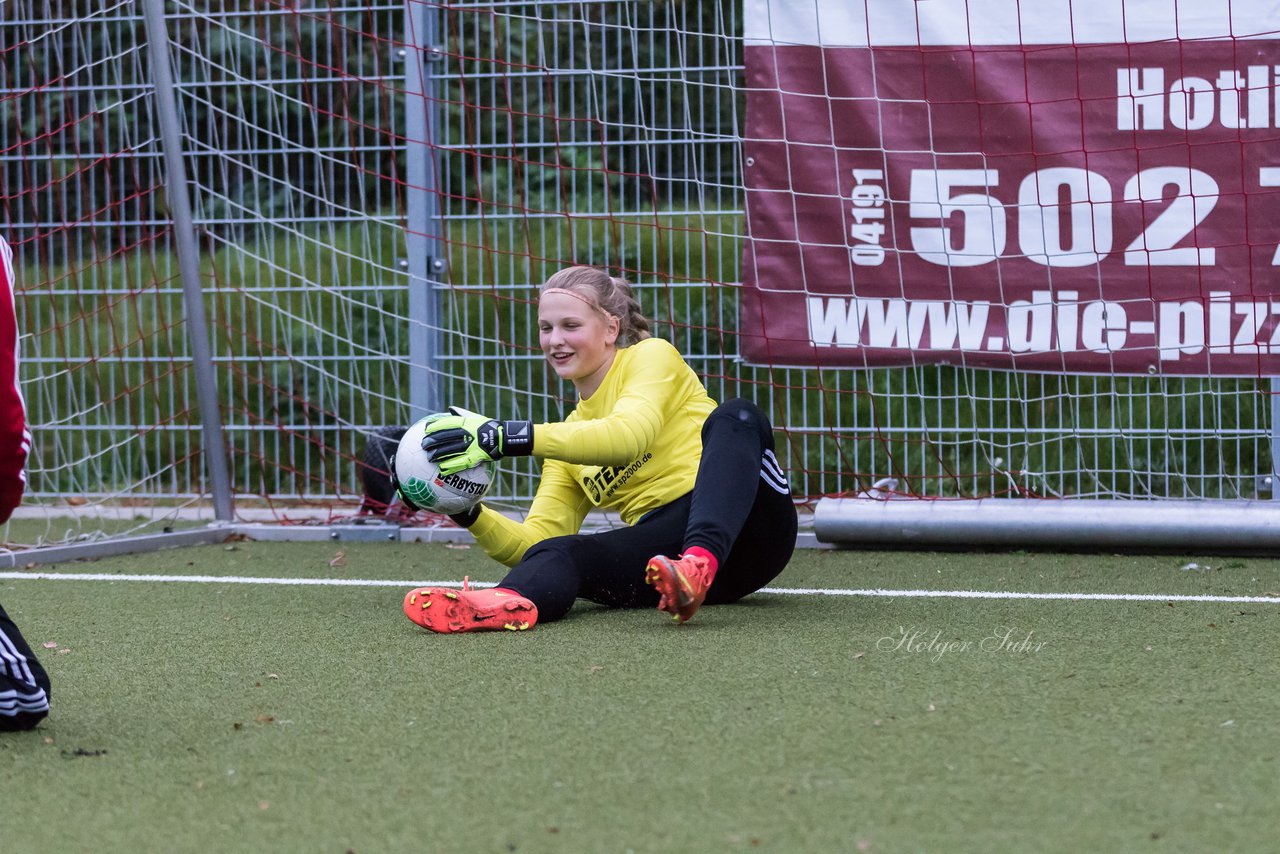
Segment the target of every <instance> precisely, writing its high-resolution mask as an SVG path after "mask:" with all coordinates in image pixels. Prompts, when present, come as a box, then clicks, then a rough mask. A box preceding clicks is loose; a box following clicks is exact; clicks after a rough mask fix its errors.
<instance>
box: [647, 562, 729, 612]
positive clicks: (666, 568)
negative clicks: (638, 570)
mask: <svg viewBox="0 0 1280 854" xmlns="http://www.w3.org/2000/svg"><path fill="white" fill-rule="evenodd" d="M714 577H715V571H714V570H712V569H711V562H710V561H708V560H707V559H706V558H704V557H700V556H698V555H685V556H684V557H682V558H679V559H677V560H672V559H671V558H669V557H666V556H665V555H657V556H655V557H652V558H650V559H649V565H648V566H646V567H645V568H644V583H645V584H652V585H653V586H654V589H656V590H657V591H658V593H659V595H660V597H661V598H659V600H658V610H660V611H666V612H667V613H668V614H670V615H671V616H672V617H673V618H674V619H675V621H676V622H677V623H685V622H688V621H689V618H690V617H692V616H693V615H694V614H696V613H697V611H698V608H700V607H701V606H702V602H703V600H704V599H706V598H707V589H708V588H709V587H711V580H712V579H713V578H714Z"/></svg>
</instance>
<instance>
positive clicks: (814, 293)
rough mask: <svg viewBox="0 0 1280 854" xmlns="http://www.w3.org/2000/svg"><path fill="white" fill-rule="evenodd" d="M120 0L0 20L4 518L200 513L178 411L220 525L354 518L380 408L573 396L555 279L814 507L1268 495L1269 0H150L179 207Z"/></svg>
mask: <svg viewBox="0 0 1280 854" xmlns="http://www.w3.org/2000/svg"><path fill="white" fill-rule="evenodd" d="M145 5H146V4H145V3H143V2H134V0H125V1H124V2H116V3H87V2H75V3H61V4H52V3H47V2H38V0H11V1H10V2H8V3H5V4H4V5H3V6H0V31H2V32H3V38H0V75H2V77H3V89H2V94H0V127H3V128H4V133H3V137H2V139H3V144H2V145H0V163H3V170H4V172H3V192H4V200H5V204H4V210H3V216H4V221H3V224H2V225H0V227H3V228H4V230H5V234H6V235H7V237H8V239H9V241H10V242H11V243H12V244H13V246H14V249H15V253H16V263H17V272H18V288H19V293H18V298H19V299H18V305H19V311H20V315H21V317H20V323H21V328H22V331H23V335H22V340H21V356H22V378H23V382H24V389H25V392H26V395H27V402H28V406H29V409H30V413H29V415H30V418H29V420H30V423H31V428H32V433H33V435H34V442H35V445H34V449H33V454H32V457H31V461H30V466H29V480H30V484H29V490H28V501H27V505H26V507H25V508H24V510H23V515H22V517H21V518H19V519H17V520H16V521H14V522H12V523H11V524H10V527H9V530H8V531H7V534H6V540H7V541H8V542H9V544H10V546H11V547H23V546H33V545H45V544H53V543H68V542H75V541H81V540H94V539H102V538H118V537H122V536H137V535H141V534H148V533H155V532H158V531H164V530H181V529H183V528H184V527H187V526H198V525H202V524H205V523H207V522H208V521H209V520H210V519H211V518H212V510H211V507H212V501H211V499H212V496H211V492H210V489H211V487H210V483H209V478H208V474H207V459H206V452H207V449H205V448H204V447H203V446H202V443H201V435H202V432H201V430H202V419H204V418H212V419H215V420H216V422H217V423H218V424H219V426H220V427H221V430H222V431H223V435H224V436H225V441H226V444H227V458H228V461H229V464H230V479H231V486H232V488H233V490H234V499H235V508H236V517H235V521H237V522H241V523H243V522H253V521H261V520H269V521H272V522H284V523H315V522H326V523H333V522H337V521H343V520H346V519H347V518H348V517H351V516H353V515H355V514H357V513H359V512H360V511H361V507H362V504H364V505H365V506H364V509H365V510H366V511H369V510H371V509H372V510H373V511H375V512H377V511H380V510H381V509H382V508H381V507H380V506H371V505H369V504H368V503H367V502H365V500H364V498H365V495H364V493H365V485H364V483H363V481H362V478H361V473H362V471H367V470H368V469H367V468H366V467H365V466H364V460H365V459H366V449H367V446H368V445H369V444H370V442H371V441H376V438H377V436H378V435H379V434H378V431H379V430H381V429H383V428H393V427H396V426H400V427H403V426H406V425H408V424H409V423H410V422H411V421H412V420H415V419H416V418H418V417H421V416H422V415H424V414H426V413H427V412H428V411H431V410H432V409H434V408H438V407H440V406H442V405H446V404H460V405H465V406H467V407H468V408H471V409H474V410H477V411H481V412H486V413H489V414H493V415H501V416H508V417H514V416H520V417H528V418H532V419H535V420H546V419H558V418H562V417H563V416H564V415H565V414H566V413H567V412H568V411H569V410H570V409H571V408H572V406H573V403H574V400H573V396H572V389H571V388H570V387H568V386H565V385H562V384H561V383H560V382H559V381H558V380H557V379H556V378H555V377H554V375H553V374H552V373H551V372H550V371H549V370H548V369H547V368H546V366H545V365H544V363H543V361H542V358H541V355H540V353H539V351H538V348H537V340H536V324H535V322H534V320H535V313H534V295H535V293H536V286H537V284H538V283H539V282H541V281H542V280H543V279H544V278H545V277H546V276H548V275H549V274H550V273H551V272H553V271H555V270H556V269H559V268H560V267H562V266H565V265H568V264H574V263H590V264H598V265H603V266H607V267H609V268H610V269H612V270H613V271H614V272H615V273H621V274H622V275H625V276H626V277H627V278H628V279H630V280H631V281H632V282H634V283H635V285H636V288H637V293H638V295H639V298H640V301H641V304H642V306H643V308H644V310H645V312H646V313H647V314H648V316H649V317H650V318H652V319H653V320H654V322H655V331H656V334H658V335H661V336H663V337H666V338H668V339H670V340H672V341H673V342H674V343H675V344H676V345H677V347H679V349H680V350H681V352H682V353H684V354H685V356H686V359H687V360H688V362H689V364H690V365H691V366H692V367H693V368H694V370H695V371H697V372H698V373H699V375H701V376H702V377H703V378H704V379H705V381H706V383H707V386H708V388H709V390H710V391H711V394H712V395H713V396H714V397H716V398H719V399H723V398H725V397H728V396H735V395H741V396H746V397H751V398H754V399H755V400H757V401H758V402H759V403H760V404H761V405H762V407H763V408H764V409H765V410H766V412H768V414H769V415H770V416H771V417H772V419H773V420H774V423H775V426H776V428H777V431H778V434H777V435H778V438H779V441H780V453H779V456H780V457H781V458H783V459H784V460H785V463H786V465H787V466H788V468H789V469H790V471H791V473H792V482H793V486H794V488H795V490H796V493H797V495H798V496H799V497H800V498H801V499H803V500H806V501H807V500H812V499H815V498H817V497H819V496H824V495H857V494H871V495H877V496H882V497H883V496H886V495H893V496H901V497H919V498H936V497H986V496H1019V497H1052V496H1064V497H1068V496H1069V497H1115V498H1251V497H1256V496H1258V495H1260V494H1266V493H1268V491H1269V490H1270V480H1269V475H1270V473H1271V468H1272V463H1271V452H1270V431H1271V426H1270V425H1271V423H1272V419H1271V417H1270V416H1271V399H1272V386H1271V380H1270V377H1271V376H1272V374H1273V373H1275V371H1274V370H1273V368H1274V366H1275V365H1274V359H1275V357H1274V356H1272V349H1271V348H1272V346H1273V345H1272V344H1271V337H1272V336H1273V335H1274V332H1275V329H1276V328H1277V327H1276V323H1275V320H1274V314H1275V313H1276V312H1278V311H1280V309H1278V308H1276V305H1277V304H1276V303H1273V302H1272V301H1271V297H1270V287H1269V285H1268V284H1267V283H1268V281H1269V277H1270V276H1271V275H1272V273H1273V270H1274V266H1273V264H1274V257H1275V253H1276V244H1277V242H1280V235H1278V234H1277V233H1276V228H1275V225H1274V223H1275V222H1277V221H1280V217H1277V216H1276V213H1277V212H1276V211H1275V210H1274V208H1275V206H1276V202H1275V199H1276V198H1277V197H1276V195H1275V193H1276V190H1274V189H1272V188H1273V187H1274V186H1276V185H1277V184H1280V162H1278V163H1276V164H1275V165H1274V166H1273V165H1271V164H1270V162H1269V161H1268V160H1267V157H1266V155H1265V151H1266V149H1267V146H1268V145H1273V144H1274V142H1275V140H1276V136H1277V133H1280V131H1278V130H1277V125H1280V120H1278V119H1277V116H1278V115H1280V94H1277V93H1280V87H1278V86H1277V82H1276V81H1277V79H1278V78H1280V70H1277V69H1280V50H1277V42H1276V41H1275V40H1274V39H1275V32H1274V30H1275V27H1276V25H1275V24H1274V23H1269V22H1266V21H1265V20H1260V19H1259V16H1258V14H1256V13H1257V11H1258V10H1259V9H1262V8H1263V7H1264V6H1265V5H1266V4H1262V3H1252V2H1244V0H1236V2H1226V0H1222V2H1209V3H1203V4H1185V3H1183V4H1175V3H1173V2H1172V0H1169V2H1158V0H1149V2H1148V0H1144V2H1139V3H1133V2H1130V3H1126V4H1103V3H1088V2H1085V3H1081V2H1076V3H1074V4H1073V3H1067V2H1065V0H1063V2H1056V0H1055V2H1052V3H1048V4H1037V8H1039V7H1040V6H1041V5H1043V6H1044V8H1043V9H1040V11H1039V12H1037V13H1036V15H1035V16H1033V15H1029V14H1020V8H1019V4H1018V3H1015V2H1012V0H1008V2H1004V0H1001V2H995V0H991V2H986V1H985V0H983V2H979V0H969V2H967V3H966V2H963V0H933V2H931V3H929V4H923V3H908V2H899V1H898V0H865V2H863V0H859V2H856V3H852V4H849V3H836V2H831V0H745V2H744V0H737V2H728V0H725V2H720V0H716V2H707V3H655V2H649V0H614V2H601V3H560V2H528V3H513V4H492V3H478V2H474V3H473V2H461V3H450V4H434V3H422V2H416V0H411V2H408V3H402V2H377V0H362V2H352V3H320V2H309V0H303V2H296V0H295V1H293V2H285V0H278V2H265V3H263V2H257V3H249V2H242V3H241V2H237V3H211V2H198V1H197V0H182V2H169V3H164V4H161V5H162V6H163V8H164V11H165V14H166V19H167V26H166V30H167V37H168V38H167V42H168V44H167V45H165V50H166V55H167V56H168V58H169V62H170V64H171V66H172V69H173V72H174V76H175V79H176V81H177V84H176V86H175V87H174V90H173V91H172V93H171V96H172V97H173V99H174V101H175V103H176V106H177V111H178V115H179V119H180V128H181V133H180V145H181V149H182V151H181V154H182V160H183V163H184V165H185V170H186V174H187V178H188V187H189V190H190V196H191V200H192V204H193V218H192V221H190V222H178V223H175V222H174V221H173V218H172V215H171V207H170V204H169V203H170V201H171V196H172V187H171V185H170V183H169V182H170V180H171V176H170V175H169V172H168V170H167V169H166V168H165V162H164V154H165V152H164V149H163V144H162V133H161V129H160V127H159V124H158V117H157V116H158V113H157V100H156V99H157V97H158V96H160V95H163V93H157V90H156V86H155V78H154V76H153V74H152V70H153V69H152V62H153V54H152V53H151V52H150V51H151V45H150V44H149V42H148V34H147V31H146V28H145V26H144V7H145ZM1021 5H1022V6H1023V7H1029V4H1021ZM1192 6H1194V9H1191V8H1190V7H1192ZM1112 7H1114V8H1112ZM1165 7H1168V8H1167V9H1166V8H1165ZM1073 10H1074V14H1073ZM1166 12H1167V13H1168V14H1165V13H1166ZM1064 16H1065V17H1064ZM1160 21H1163V22H1164V23H1162V24H1153V23H1151V22H1160ZM997 23H999V24H1002V26H996V24H997ZM179 231H183V232H186V233H188V234H190V235H193V236H194V239H195V241H196V244H197V245H198V247H199V250H200V268H199V281H200V287H201V289H202V292H203V294H204V301H205V307H206V310H207V313H208V316H209V325H208V326H209V328H208V334H209V337H210V341H211V344H212V351H213V358H212V366H211V367H212V376H213V379H214V381H215V383H216V388H217V395H218V403H219V405H218V411H217V412H213V413H209V412H201V411H200V408H199V406H198V405H197V403H196V401H197V395H196V391H195V377H196V371H197V370H198V369H200V368H201V367H202V366H198V365H196V364H194V360H193V357H192V349H191V344H190V340H189V337H188V330H187V329H186V327H185V324H184V317H186V315H187V308H188V307H187V306H186V305H185V304H184V300H183V289H182V284H183V283H182V281H181V276H180V272H179V264H178V259H177V255H176V250H175V245H176V235H177V234H178V232H179ZM1277 352H1280V351H1277ZM375 468H376V466H375ZM536 483H537V466H536V463H535V462H533V461H529V460H520V461H515V462H509V461H504V463H503V465H502V466H501V470H500V477H499V479H498V481H497V482H496V484H495V487H494V490H493V492H492V493H491V497H492V499H493V500H494V501H495V502H496V503H497V504H499V505H500V506H503V507H506V508H509V509H512V510H513V511H515V512H518V511H519V508H520V507H521V506H522V503H523V502H526V501H527V500H528V499H529V498H530V497H531V496H532V492H533V490H534V488H535V487H536ZM375 505H376V502H375ZM424 521H430V522H432V523H434V522H436V521H438V520H424ZM18 560H21V557H19V558H18Z"/></svg>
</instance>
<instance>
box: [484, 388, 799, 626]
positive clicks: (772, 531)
mask: <svg viewBox="0 0 1280 854" xmlns="http://www.w3.org/2000/svg"><path fill="white" fill-rule="evenodd" d="M795 544H796V508H795V504H794V503H793V502H792V500H791V490H790V487H788V485H787V481H786V477H785V475H784V474H783V472H782V469H781V467H779V465H778V461H777V458H776V457H775V456H774V453H773V427H772V425H770V423H769V419H768V417H767V416H766V415H765V414H764V413H763V412H761V411H760V409H759V408H758V407H756V405H755V404H754V403H752V402H750V401H748V400H740V399H735V400H730V401H727V402H725V403H723V404H721V405H720V406H719V407H717V408H716V410H715V411H714V412H712V413H711V415H709V416H708V417H707V421H706V423H705V424H704V425H703V428H702V462H701V463H700V464H699V466H698V476H697V480H696V481H695V482H694V486H693V491H692V492H690V493H689V494H687V495H685V496H683V497H681V498H678V499H676V500H675V501H672V502H671V503H669V504H666V505H664V506H663V507H659V508H658V509H657V510H654V511H651V512H649V513H646V514H645V515H644V516H643V517H641V519H640V521H639V522H637V523H636V524H635V525H632V526H630V527H627V528H619V529H615V530H612V531H604V532H602V533H599V534H574V535H572V536H567V537H552V538H551V539H548V540H543V541H542V542H540V543H537V544H536V545H534V546H532V547H531V548H530V549H529V550H528V551H527V552H525V555H524V558H523V559H522V560H521V561H520V563H519V564H517V565H516V566H515V567H513V568H512V570H511V572H509V573H508V574H507V577H506V578H505V579H503V581H502V585H501V586H502V587H506V588H508V589H510V590H514V591H516V592H517V593H519V594H521V595H522V596H525V597H527V598H528V599H530V600H532V601H533V603H534V604H535V605H537V606H538V622H540V623H545V622H551V621H553V620H558V619H560V618H561V617H563V616H564V615H565V614H566V613H568V611H569V609H570V608H571V607H572V606H573V601H574V600H575V599H588V600H590V601H592V602H597V603H599V604H601V605H608V606H610V607H614V608H653V607H656V606H657V604H658V593H657V592H656V591H655V590H654V589H653V588H652V587H650V586H648V585H647V584H645V583H644V568H645V564H646V563H648V561H649V558H651V557H653V556H654V555H659V554H664V555H669V556H673V557H674V556H676V555H678V554H680V553H681V552H682V551H684V549H686V548H688V547H690V546H701V547H702V548H705V549H706V550H707V551H709V552H711V553H712V554H713V555H715V556H716V558H717V559H718V560H719V561H720V569H719V570H718V571H717V573H716V577H715V581H713V582H712V584H711V589H710V590H708V591H707V604H709V605H715V604H720V603H724V602H734V601H737V600H738V599H741V598H742V597H743V596H746V595H747V594H749V593H753V592H755V591H756V590H759V589H760V588H761V587H763V586H765V585H766V584H768V583H769V582H770V581H772V580H773V579H774V578H775V577H777V575H778V574H779V573H780V572H782V570H783V568H784V567H785V566H786V565H787V561H789V560H790V559H791V552H792V550H793V549H794V548H795Z"/></svg>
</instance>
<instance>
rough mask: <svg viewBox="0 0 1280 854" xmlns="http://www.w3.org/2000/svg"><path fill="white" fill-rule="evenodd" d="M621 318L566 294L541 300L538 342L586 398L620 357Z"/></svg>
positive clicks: (563, 376)
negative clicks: (619, 335) (619, 320)
mask: <svg viewBox="0 0 1280 854" xmlns="http://www.w3.org/2000/svg"><path fill="white" fill-rule="evenodd" d="M617 340H618V318H616V317H610V316H608V315H606V314H604V312H602V311H600V310H599V309H596V308H594V307H592V306H591V305H589V304H588V303H586V302H584V301H583V300H582V299H578V298H577V297H576V296H571V295H570V294H566V293H548V294H543V295H542V298H541V299H540V300H539V301H538V343H539V344H541V345H542V353H543V355H544V356H546V358H547V364H549V365H551V369H552V370H554V371H555V372H556V375H557V376H559V377H560V379H562V380H569V381H570V382H572V383H573V385H574V387H575V388H576V389H577V390H578V394H579V395H581V396H582V397H583V398H588V397H590V396H591V395H592V394H594V393H595V391H596V389H598V388H599V387H600V383H601V382H602V381H603V380H604V377H605V374H607V373H609V366H610V365H612V364H613V357H614V356H615V355H616V354H617V352H618V349H617Z"/></svg>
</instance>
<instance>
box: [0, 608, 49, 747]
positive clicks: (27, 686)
mask: <svg viewBox="0 0 1280 854" xmlns="http://www.w3.org/2000/svg"><path fill="white" fill-rule="evenodd" d="M47 714H49V674H47V673H45V672H44V668H43V667H41V666H40V662H39V661H36V656H35V653H33V652H32V651H31V647H30V646H28V645H27V642H26V640H25V639H24V638H23V637H22V632H20V631H18V627H17V626H15V625H14V624H13V620H10V619H9V615H8V614H6V613H5V611H4V608H3V607H0V731H6V730H10V731H11V730H18V729H31V728H32V727H33V726H35V725H36V724H38V723H40V721H41V720H43V719H44V717H45V715H47Z"/></svg>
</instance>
